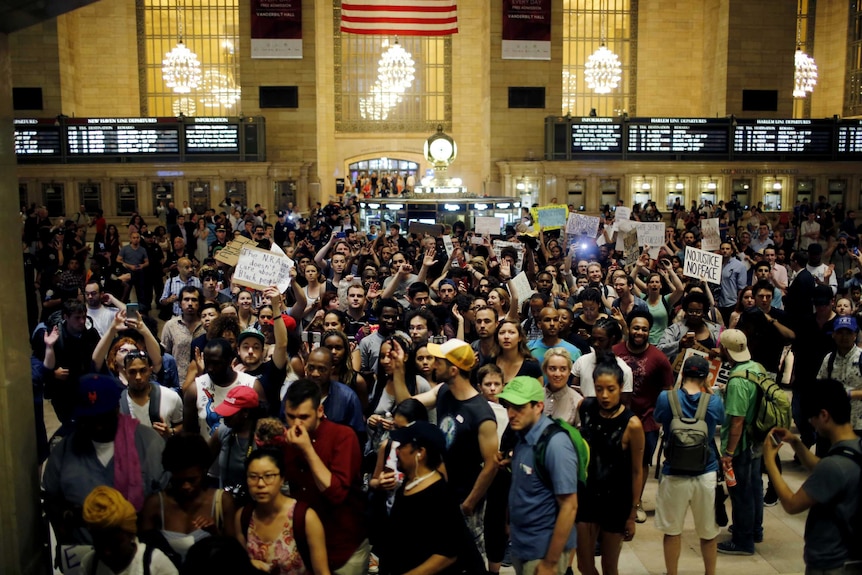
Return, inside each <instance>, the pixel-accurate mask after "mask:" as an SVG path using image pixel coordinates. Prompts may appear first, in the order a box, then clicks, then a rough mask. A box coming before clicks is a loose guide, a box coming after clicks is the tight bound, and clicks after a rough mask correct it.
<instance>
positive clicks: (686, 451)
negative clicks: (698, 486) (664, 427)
mask: <svg viewBox="0 0 862 575" xmlns="http://www.w3.org/2000/svg"><path fill="white" fill-rule="evenodd" d="M677 390H679V386H676V387H674V388H673V389H671V390H669V391H668V392H667V399H668V403H669V404H670V410H671V413H672V414H673V419H671V421H670V429H669V432H668V434H667V437H666V438H665V448H664V453H665V462H667V464H668V465H669V466H670V471H671V473H688V474H692V473H693V474H701V473H703V472H704V471H705V470H706V464H707V462H708V461H709V451H710V444H709V442H710V437H709V428H708V426H707V424H706V410H707V408H708V407H709V394H708V393H704V392H701V394H700V400H698V402H697V411H696V412H695V414H694V418H691V417H684V416H683V414H682V405H681V404H680V402H679V394H678V393H677Z"/></svg>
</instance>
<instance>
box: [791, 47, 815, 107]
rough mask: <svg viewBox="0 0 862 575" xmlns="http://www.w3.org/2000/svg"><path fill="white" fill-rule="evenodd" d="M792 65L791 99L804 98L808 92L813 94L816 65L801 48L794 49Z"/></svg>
mask: <svg viewBox="0 0 862 575" xmlns="http://www.w3.org/2000/svg"><path fill="white" fill-rule="evenodd" d="M794 63H795V65H796V66H795V67H796V72H795V73H794V74H793V97H794V98H804V97H805V96H807V95H808V93H809V92H813V91H814V86H816V85H817V64H815V63H814V58H812V57H811V56H809V55H808V54H806V53H805V52H803V51H802V48H801V47H800V48H797V49H796V57H795V58H794Z"/></svg>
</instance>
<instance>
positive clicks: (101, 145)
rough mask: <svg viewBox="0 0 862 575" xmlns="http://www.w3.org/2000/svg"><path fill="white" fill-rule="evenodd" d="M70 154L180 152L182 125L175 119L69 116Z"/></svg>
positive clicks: (174, 153)
mask: <svg viewBox="0 0 862 575" xmlns="http://www.w3.org/2000/svg"><path fill="white" fill-rule="evenodd" d="M66 144H67V149H68V153H69V154H70V155H72V156H78V155H88V156H89V155H101V154H104V155H106V156H125V155H132V156H135V155H148V156H149V155H177V154H179V152H180V126H179V122H178V121H177V120H176V119H175V118H69V119H67V120H66Z"/></svg>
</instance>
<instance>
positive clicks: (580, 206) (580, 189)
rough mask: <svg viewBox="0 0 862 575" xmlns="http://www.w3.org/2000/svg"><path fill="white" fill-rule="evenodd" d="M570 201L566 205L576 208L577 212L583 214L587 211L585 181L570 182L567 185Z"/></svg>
mask: <svg viewBox="0 0 862 575" xmlns="http://www.w3.org/2000/svg"><path fill="white" fill-rule="evenodd" d="M566 188H567V196H568V199H567V200H566V203H567V204H568V205H570V206H574V208H575V210H577V211H579V212H582V211H584V210H585V209H586V206H585V205H584V192H585V190H586V182H585V181H584V180H569V181H568V182H567V183H566Z"/></svg>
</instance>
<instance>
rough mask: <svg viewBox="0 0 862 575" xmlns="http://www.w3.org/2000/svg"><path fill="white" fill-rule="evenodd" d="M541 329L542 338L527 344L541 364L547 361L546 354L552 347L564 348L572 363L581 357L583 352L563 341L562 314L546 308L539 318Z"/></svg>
mask: <svg viewBox="0 0 862 575" xmlns="http://www.w3.org/2000/svg"><path fill="white" fill-rule="evenodd" d="M538 324H539V329H540V330H542V337H541V338H539V339H534V340H531V341H529V342H528V343H527V347H528V348H529V349H530V353H531V354H533V357H535V358H536V359H537V360H538V361H539V363H542V361H544V359H545V352H546V351H548V350H549V349H551V348H552V347H562V348H564V349H565V350H566V351H568V352H569V354H570V355H571V356H572V361H576V360H577V359H578V358H579V357H581V350H579V349H578V348H576V347H575V346H574V345H572V344H570V343H569V342H567V341H566V340H564V339H562V338H561V337H560V335H559V333H560V312H559V311H557V310H556V309H554V308H553V307H550V306H546V307H543V308H542V311H540V312H539V317H538Z"/></svg>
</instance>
